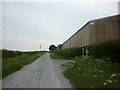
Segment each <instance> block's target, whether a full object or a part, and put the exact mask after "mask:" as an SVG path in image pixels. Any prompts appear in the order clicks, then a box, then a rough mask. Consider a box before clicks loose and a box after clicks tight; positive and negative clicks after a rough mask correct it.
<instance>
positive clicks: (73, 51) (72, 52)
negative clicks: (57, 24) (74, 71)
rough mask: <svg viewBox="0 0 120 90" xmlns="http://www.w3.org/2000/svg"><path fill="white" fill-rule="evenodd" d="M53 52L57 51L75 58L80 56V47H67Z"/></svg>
mask: <svg viewBox="0 0 120 90" xmlns="http://www.w3.org/2000/svg"><path fill="white" fill-rule="evenodd" d="M54 53H57V54H59V55H61V56H64V57H69V58H75V57H79V56H82V48H68V49H63V50H57V51H54Z"/></svg>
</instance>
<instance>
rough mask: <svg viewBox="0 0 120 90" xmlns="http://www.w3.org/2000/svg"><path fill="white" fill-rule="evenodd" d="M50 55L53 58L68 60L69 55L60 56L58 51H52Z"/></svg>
mask: <svg viewBox="0 0 120 90" xmlns="http://www.w3.org/2000/svg"><path fill="white" fill-rule="evenodd" d="M50 57H51V58H52V59H64V60H68V58H67V57H63V56H60V55H58V54H56V53H50Z"/></svg>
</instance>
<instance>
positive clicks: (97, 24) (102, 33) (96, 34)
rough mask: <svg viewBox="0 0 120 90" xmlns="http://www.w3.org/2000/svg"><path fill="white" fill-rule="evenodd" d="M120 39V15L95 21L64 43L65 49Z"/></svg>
mask: <svg viewBox="0 0 120 90" xmlns="http://www.w3.org/2000/svg"><path fill="white" fill-rule="evenodd" d="M114 39H120V15H116V16H112V17H108V18H103V19H98V20H93V21H90V22H88V23H87V24H86V25H85V26H83V27H82V28H81V29H80V30H79V31H78V32H76V33H75V34H74V35H73V36H72V37H70V38H69V39H68V40H67V41H66V42H64V43H63V49H65V48H71V47H83V46H87V45H89V44H93V43H99V42H103V41H107V40H114Z"/></svg>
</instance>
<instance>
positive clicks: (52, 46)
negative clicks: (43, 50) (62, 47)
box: [49, 44, 57, 51]
mask: <svg viewBox="0 0 120 90" xmlns="http://www.w3.org/2000/svg"><path fill="white" fill-rule="evenodd" d="M49 50H50V51H55V50H57V47H56V46H55V45H53V44H52V45H50V47H49Z"/></svg>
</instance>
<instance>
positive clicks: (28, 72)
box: [3, 53, 71, 88]
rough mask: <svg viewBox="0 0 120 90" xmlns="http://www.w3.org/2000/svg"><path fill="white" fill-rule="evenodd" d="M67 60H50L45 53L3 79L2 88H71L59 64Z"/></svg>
mask: <svg viewBox="0 0 120 90" xmlns="http://www.w3.org/2000/svg"><path fill="white" fill-rule="evenodd" d="M67 62H69V60H58V61H57V60H52V59H51V58H50V57H49V53H46V54H44V55H43V56H42V57H40V58H39V59H37V60H36V61H34V62H33V63H32V64H30V65H28V66H27V67H25V69H22V70H20V71H18V72H17V74H16V75H14V77H12V79H7V78H6V79H4V80H3V88H71V85H70V84H69V81H68V80H67V79H66V78H64V76H63V75H62V73H61V72H62V69H60V64H62V63H67ZM8 78H9V77H8ZM10 78H11V77H10Z"/></svg>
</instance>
